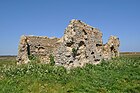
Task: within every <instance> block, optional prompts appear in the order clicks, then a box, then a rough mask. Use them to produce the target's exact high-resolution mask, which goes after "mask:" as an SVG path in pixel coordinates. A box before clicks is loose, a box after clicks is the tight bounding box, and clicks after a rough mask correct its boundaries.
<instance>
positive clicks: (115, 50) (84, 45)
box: [17, 20, 120, 68]
mask: <svg viewBox="0 0 140 93" xmlns="http://www.w3.org/2000/svg"><path fill="white" fill-rule="evenodd" d="M119 46H120V42H119V39H118V38H117V37H116V36H111V37H110V38H109V40H108V42H107V43H106V44H103V40H102V33H101V32H100V31H99V30H98V29H97V28H94V27H92V26H89V25H87V24H85V23H84V22H82V21H80V20H71V21H70V23H69V25H68V27H67V28H66V29H65V32H64V36H63V37H62V38H48V37H44V36H21V39H20V43H19V49H18V56H17V61H18V64H22V63H28V62H30V60H29V56H30V55H34V56H38V57H39V59H40V61H41V62H42V63H49V62H50V57H49V56H50V55H53V57H54V61H55V65H60V66H64V67H66V68H72V67H77V66H80V67H82V66H84V65H85V64H86V63H90V64H98V63H100V62H101V60H102V59H104V60H107V59H111V58H112V57H117V56H119Z"/></svg>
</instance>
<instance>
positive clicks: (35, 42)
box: [17, 35, 59, 63]
mask: <svg viewBox="0 0 140 93" xmlns="http://www.w3.org/2000/svg"><path fill="white" fill-rule="evenodd" d="M58 40H59V39H58V38H48V37H46V36H24V35H23V36H21V39H20V43H19V49H18V56H17V60H18V63H28V62H29V61H30V60H29V56H36V57H38V58H39V59H40V61H41V62H42V63H48V62H49V56H50V55H51V54H52V55H53V53H54V51H55V50H56V48H57V46H59V42H57V41H58Z"/></svg>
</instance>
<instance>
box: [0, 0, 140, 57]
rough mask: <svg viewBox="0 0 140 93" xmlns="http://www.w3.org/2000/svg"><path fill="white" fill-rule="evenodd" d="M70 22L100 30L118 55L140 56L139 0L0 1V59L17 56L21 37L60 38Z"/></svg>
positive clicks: (104, 39) (105, 40)
mask: <svg viewBox="0 0 140 93" xmlns="http://www.w3.org/2000/svg"><path fill="white" fill-rule="evenodd" d="M71 19H79V20H82V21H83V22H85V23H87V24H89V25H91V26H93V27H96V28H99V29H100V30H101V31H102V33H103V41H104V43H106V42H107V40H108V38H109V36H110V35H116V36H118V37H119V38H120V41H121V46H120V51H123V52H124V51H137V52H140V0H0V55H16V54H17V50H18V43H19V39H20V36H21V35H41V36H48V37H51V36H56V37H61V36H63V33H64V29H65V28H66V27H67V25H68V23H69V21H70V20H71Z"/></svg>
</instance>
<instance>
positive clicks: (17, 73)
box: [0, 56, 140, 93]
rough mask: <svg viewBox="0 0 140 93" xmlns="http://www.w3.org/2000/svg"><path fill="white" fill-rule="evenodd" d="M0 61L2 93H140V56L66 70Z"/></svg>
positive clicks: (46, 65)
mask: <svg viewBox="0 0 140 93" xmlns="http://www.w3.org/2000/svg"><path fill="white" fill-rule="evenodd" d="M7 62H8V61H4V62H3V60H0V93H29V92H31V93H140V57H138V56H136V57H134V56H133V57H119V58H115V59H112V60H109V61H102V63H101V64H98V65H91V64H87V65H86V66H85V67H83V68H80V67H78V68H74V69H72V70H70V71H67V70H66V69H65V68H64V67H61V66H60V67H57V66H52V65H50V64H39V63H37V62H36V63H34V61H33V62H31V63H29V64H24V65H15V62H14V61H11V62H10V60H9V64H8V63H7Z"/></svg>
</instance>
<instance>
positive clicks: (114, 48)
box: [102, 36, 120, 59]
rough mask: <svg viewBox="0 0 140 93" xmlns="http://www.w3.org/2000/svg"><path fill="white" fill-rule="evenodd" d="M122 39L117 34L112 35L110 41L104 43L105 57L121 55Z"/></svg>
mask: <svg viewBox="0 0 140 93" xmlns="http://www.w3.org/2000/svg"><path fill="white" fill-rule="evenodd" d="M119 46H120V41H119V38H117V37H116V36H110V38H109V40H108V42H107V43H106V44H104V45H103V50H102V52H103V55H102V56H103V59H111V58H115V57H118V56H119Z"/></svg>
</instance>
